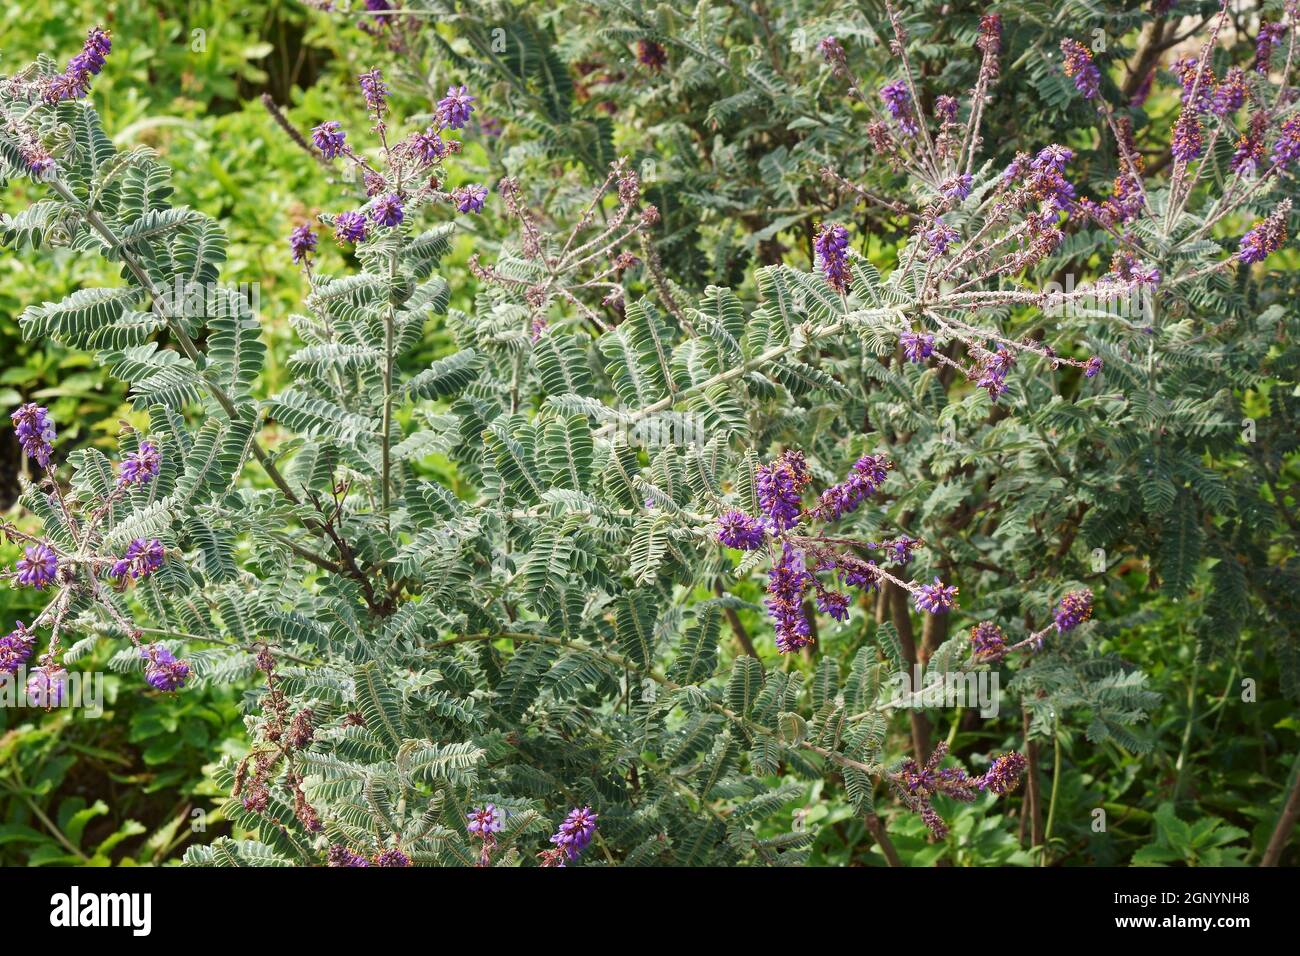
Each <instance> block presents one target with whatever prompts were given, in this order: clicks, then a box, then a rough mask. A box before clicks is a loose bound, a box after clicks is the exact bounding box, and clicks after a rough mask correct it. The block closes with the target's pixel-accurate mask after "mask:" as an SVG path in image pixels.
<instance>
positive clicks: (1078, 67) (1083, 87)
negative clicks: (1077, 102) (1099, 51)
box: [1061, 37, 1101, 100]
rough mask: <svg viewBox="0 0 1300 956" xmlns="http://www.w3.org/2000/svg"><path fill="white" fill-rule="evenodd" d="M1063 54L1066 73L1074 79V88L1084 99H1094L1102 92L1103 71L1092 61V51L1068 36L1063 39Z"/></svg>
mask: <svg viewBox="0 0 1300 956" xmlns="http://www.w3.org/2000/svg"><path fill="white" fill-rule="evenodd" d="M1061 54H1062V55H1063V56H1064V57H1065V75H1066V76H1068V77H1070V78H1071V79H1072V80H1074V88H1075V89H1076V90H1078V91H1079V92H1080V93H1082V94H1083V97H1084V99H1088V100H1090V99H1093V98H1094V97H1095V96H1096V95H1097V94H1098V93H1099V92H1101V71H1100V70H1099V69H1097V64H1096V63H1094V62H1092V51H1091V50H1089V49H1088V48H1087V47H1086V46H1084V45H1083V44H1082V43H1080V42H1079V41H1078V40H1073V39H1071V38H1069V37H1066V38H1065V39H1064V40H1062V41H1061Z"/></svg>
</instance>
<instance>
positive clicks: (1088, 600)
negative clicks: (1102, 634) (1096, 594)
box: [1056, 588, 1092, 634]
mask: <svg viewBox="0 0 1300 956" xmlns="http://www.w3.org/2000/svg"><path fill="white" fill-rule="evenodd" d="M1090 617H1092V592H1091V591H1089V590H1088V589H1087V588H1084V589H1083V590H1082V591H1071V592H1070V593H1069V594H1067V595H1065V597H1063V598H1061V603H1060V604H1058V605H1057V607H1056V630H1057V631H1058V632H1060V633H1062V634H1064V633H1065V632H1066V631H1072V630H1074V629H1075V628H1076V627H1078V626H1079V625H1080V624H1082V623H1083V622H1084V621H1086V620H1088V618H1090Z"/></svg>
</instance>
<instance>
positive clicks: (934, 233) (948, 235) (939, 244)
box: [922, 219, 959, 259]
mask: <svg viewBox="0 0 1300 956" xmlns="http://www.w3.org/2000/svg"><path fill="white" fill-rule="evenodd" d="M958 236H959V234H958V232H957V230H956V229H955V228H954V227H952V226H950V225H948V224H947V223H946V222H944V221H943V220H942V219H936V220H935V221H934V225H933V226H931V227H930V228H929V229H927V230H926V231H925V232H924V234H923V235H922V238H924V239H925V244H926V245H927V246H928V247H929V249H928V251H927V253H926V257H927V258H929V259H935V258H937V257H939V256H941V255H943V254H944V253H946V252H947V251H948V246H949V245H951V244H952V243H954V242H956V241H957V239H958Z"/></svg>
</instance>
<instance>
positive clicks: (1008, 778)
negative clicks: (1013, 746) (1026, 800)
mask: <svg viewBox="0 0 1300 956" xmlns="http://www.w3.org/2000/svg"><path fill="white" fill-rule="evenodd" d="M1025 766H1026V761H1025V757H1024V754H1022V753H1020V752H1019V751H1016V750H1013V751H1011V753H1007V754H1003V755H1002V756H1000V757H998V758H997V759H995V760H994V761H993V764H992V765H991V766H990V767H989V769H988V773H986V774H984V776H982V777H980V778H979V788H980V789H981V790H992V791H993V792H994V793H997V794H1003V793H1010V792H1011V791H1012V790H1014V789H1016V787H1017V786H1018V785H1019V784H1020V776H1021V774H1023V773H1024V772H1025Z"/></svg>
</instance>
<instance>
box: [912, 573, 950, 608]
mask: <svg viewBox="0 0 1300 956" xmlns="http://www.w3.org/2000/svg"><path fill="white" fill-rule="evenodd" d="M957 591H958V589H957V588H955V587H948V586H947V585H945V584H944V583H943V582H942V581H940V580H939V579H938V578H937V577H936V578H935V579H934V583H933V584H922V585H921V586H920V588H918V589H917V591H916V595H915V601H916V608H917V610H918V611H928V612H930V613H931V614H946V613H947V612H949V611H951V610H952V609H953V608H955V607H956V606H957Z"/></svg>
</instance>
